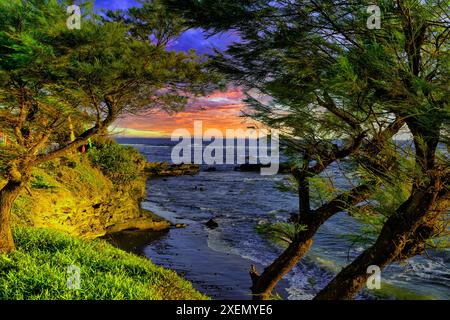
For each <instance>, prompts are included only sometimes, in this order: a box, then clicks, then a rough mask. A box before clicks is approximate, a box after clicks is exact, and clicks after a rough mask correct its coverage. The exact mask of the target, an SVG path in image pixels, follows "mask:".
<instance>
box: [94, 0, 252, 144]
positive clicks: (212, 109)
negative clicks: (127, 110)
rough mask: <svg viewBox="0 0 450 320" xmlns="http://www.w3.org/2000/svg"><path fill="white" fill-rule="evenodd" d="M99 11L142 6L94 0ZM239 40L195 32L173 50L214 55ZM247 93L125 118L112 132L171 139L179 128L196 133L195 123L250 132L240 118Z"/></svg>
mask: <svg viewBox="0 0 450 320" xmlns="http://www.w3.org/2000/svg"><path fill="white" fill-rule="evenodd" d="M94 2H95V7H96V9H99V10H100V9H111V10H116V9H126V8H129V7H130V6H138V5H139V4H138V2H137V1H135V0H94ZM233 41H236V37H234V36H233V35H231V34H222V35H216V36H213V37H210V38H207V37H206V36H205V34H204V32H203V31H202V30H201V29H191V30H188V31H187V32H185V33H184V34H183V35H182V36H181V37H179V38H178V39H177V40H176V41H174V42H173V43H172V44H171V47H170V49H173V50H176V51H188V50H190V49H195V50H196V51H197V53H198V54H200V55H202V54H205V53H210V52H211V50H212V48H213V47H216V48H219V49H221V50H223V49H225V48H226V47H227V45H229V44H230V43H232V42H233ZM242 98H243V93H242V91H241V90H239V89H237V88H230V89H228V90H227V91H225V92H214V93H213V94H211V95H210V96H208V97H200V98H197V99H196V100H195V101H191V102H190V103H189V105H188V107H187V108H186V109H185V110H184V111H182V112H179V113H177V114H175V115H173V114H172V115H169V114H167V113H165V112H163V111H158V112H157V111H154V112H151V113H150V114H148V115H142V116H125V117H124V118H123V119H120V120H119V121H117V122H116V123H115V124H114V127H113V128H112V131H113V132H114V133H115V134H116V135H118V136H131V137H170V136H171V134H172V133H173V132H174V131H175V130H177V129H186V130H188V131H189V132H191V133H193V131H194V121H203V129H204V130H207V129H218V130H220V131H222V132H223V133H225V130H226V129H235V130H236V129H244V130H245V129H247V127H248V126H249V123H248V122H249V120H246V119H245V118H242V117H240V115H241V109H242V108H243V107H244V104H243V102H242Z"/></svg>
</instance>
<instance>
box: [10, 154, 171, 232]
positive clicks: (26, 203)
mask: <svg viewBox="0 0 450 320" xmlns="http://www.w3.org/2000/svg"><path fill="white" fill-rule="evenodd" d="M71 164H72V165H71V166H70V167H69V166H67V165H65V164H62V163H58V165H57V166H56V168H52V169H48V168H45V169H41V168H40V169H37V170H36V173H35V175H36V176H39V177H41V180H44V181H45V182H46V184H45V186H46V187H45V188H42V186H41V187H40V186H39V185H38V186H35V187H33V186H32V188H31V189H30V191H31V195H30V194H29V193H28V192H24V193H23V194H22V195H21V197H20V198H19V199H18V201H16V205H15V207H14V211H13V214H14V216H13V221H14V222H15V223H18V224H26V225H31V226H35V227H44V228H52V229H56V230H60V231H64V232H66V233H68V234H70V235H73V236H77V237H81V238H85V239H94V238H97V237H101V236H104V235H105V234H107V233H114V232H119V231H123V230H129V229H138V230H147V229H155V230H163V229H167V228H169V227H170V223H169V222H167V221H165V220H163V219H161V218H159V217H157V216H155V215H153V214H152V213H151V212H148V211H145V210H142V209H141V208H140V202H141V201H142V199H143V198H144V196H145V192H146V191H145V189H146V178H145V177H144V176H142V177H141V178H140V179H137V180H135V181H132V182H131V183H128V184H126V185H117V186H115V185H113V183H112V182H111V181H110V180H109V179H108V178H107V177H105V176H104V175H103V174H102V172H101V171H100V170H98V169H96V168H93V167H91V166H90V164H89V163H88V161H86V160H83V159H82V160H80V161H78V160H77V161H76V166H75V167H73V161H72V162H71Z"/></svg>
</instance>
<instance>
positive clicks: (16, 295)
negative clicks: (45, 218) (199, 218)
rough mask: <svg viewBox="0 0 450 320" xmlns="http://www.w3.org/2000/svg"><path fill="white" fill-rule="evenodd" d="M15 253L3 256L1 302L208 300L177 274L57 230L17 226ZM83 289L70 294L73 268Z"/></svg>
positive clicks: (104, 244)
mask: <svg viewBox="0 0 450 320" xmlns="http://www.w3.org/2000/svg"><path fill="white" fill-rule="evenodd" d="M14 238H15V241H16V245H17V250H16V251H15V252H13V253H11V254H9V255H1V254H0V300H113V299H114V300H178V299H182V300H184V299H206V297H205V296H203V295H202V294H200V293H199V292H197V291H196V290H195V289H193V288H192V285H191V284H190V283H189V282H187V281H185V280H183V279H182V278H180V277H179V276H178V275H177V274H176V273H175V272H173V271H170V270H167V269H164V268H161V267H157V266H155V265H154V264H152V263H151V261H149V260H148V259H145V258H142V257H138V256H135V255H132V254H129V253H126V252H124V251H122V250H119V249H116V248H114V247H113V246H111V245H110V244H108V243H106V242H105V241H100V240H96V241H83V240H78V239H75V238H72V237H70V236H67V235H64V234H62V233H60V232H57V231H52V230H46V229H36V228H24V227H16V228H15V229H14ZM72 265H73V266H77V267H79V268H80V273H81V274H80V280H81V281H80V288H79V289H78V290H73V289H70V288H69V287H68V286H67V281H68V279H69V277H70V275H71V274H70V273H68V268H69V267H70V266H72Z"/></svg>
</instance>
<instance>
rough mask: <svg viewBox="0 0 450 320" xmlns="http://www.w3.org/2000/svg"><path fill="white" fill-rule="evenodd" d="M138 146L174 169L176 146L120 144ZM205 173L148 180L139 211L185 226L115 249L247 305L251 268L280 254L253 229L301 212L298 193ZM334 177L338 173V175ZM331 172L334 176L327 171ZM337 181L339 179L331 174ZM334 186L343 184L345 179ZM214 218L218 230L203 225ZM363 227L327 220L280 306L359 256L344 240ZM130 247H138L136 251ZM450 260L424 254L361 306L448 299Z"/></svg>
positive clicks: (223, 168) (131, 237) (289, 279)
mask: <svg viewBox="0 0 450 320" xmlns="http://www.w3.org/2000/svg"><path fill="white" fill-rule="evenodd" d="M117 141H118V143H121V144H124V145H129V146H133V147H135V148H136V149H137V150H139V151H140V152H141V153H142V154H143V155H144V156H145V157H146V158H147V159H148V160H149V161H166V162H171V151H172V148H173V146H174V145H175V144H176V143H174V142H171V141H170V139H141V138H118V139H117ZM208 168H209V169H211V168H210V167H209V166H203V168H202V169H203V170H202V172H200V174H199V175H197V176H192V177H191V176H185V177H176V178H157V179H151V180H149V181H148V184H147V197H146V199H145V200H144V202H143V203H142V207H143V208H145V209H148V210H151V211H153V212H154V213H156V214H158V215H160V216H162V217H164V218H166V219H168V220H170V221H171V222H173V223H183V224H187V227H186V228H180V229H171V230H170V231H169V232H160V233H152V234H151V235H149V236H145V235H142V233H139V234H137V233H132V232H130V233H124V234H122V235H117V238H116V239H112V242H114V241H115V242H116V244H119V245H120V244H121V245H122V246H123V247H126V248H128V249H130V248H131V247H133V249H130V250H132V251H135V252H136V253H138V254H141V255H144V256H146V257H148V258H149V259H151V260H152V261H153V262H154V263H155V264H157V265H161V266H164V267H167V268H171V269H173V270H175V271H176V272H178V273H179V274H181V275H183V276H184V277H185V278H186V279H188V280H190V281H191V282H192V283H193V285H194V286H195V287H196V288H197V289H198V290H200V291H201V292H203V293H205V294H206V295H209V296H211V297H212V298H214V299H250V298H251V296H250V290H249V287H250V285H251V283H250V277H249V274H248V271H249V268H250V265H252V264H254V265H256V266H257V267H258V269H259V270H260V271H262V268H263V267H264V266H267V265H268V264H270V263H271V262H272V261H273V259H275V258H276V256H277V255H278V254H279V253H280V252H281V251H280V250H281V248H280V247H278V246H276V245H274V244H273V243H271V242H270V241H268V240H267V239H266V238H265V237H264V236H263V235H261V234H259V233H258V232H257V231H256V227H257V225H258V224H260V223H262V222H265V221H273V220H277V219H285V220H286V219H288V218H289V217H290V215H291V214H293V213H296V212H297V210H298V198H297V196H296V195H295V194H291V193H287V192H282V191H280V190H279V189H278V188H277V185H278V183H279V182H281V181H282V180H283V179H285V178H286V176H284V175H281V174H280V175H275V176H261V175H260V174H259V173H258V172H239V171H235V170H234V168H235V165H218V166H215V171H211V170H208ZM335 169H336V170H337V168H335ZM330 170H331V171H333V170H334V169H333V168H331V169H330ZM336 176H337V177H338V174H337V175H336ZM336 183H342V184H345V179H342V181H339V178H337V182H336ZM211 218H214V220H215V221H217V222H218V224H219V228H217V229H209V228H207V227H206V226H205V223H206V222H207V221H208V220H209V219H211ZM360 229H361V225H360V223H359V222H358V221H356V220H355V219H353V218H351V217H349V216H348V215H346V214H343V213H342V214H338V215H336V216H335V217H333V218H332V219H330V220H329V221H328V222H327V223H325V225H323V226H322V228H321V229H320V230H319V232H318V233H317V234H316V236H315V238H314V245H313V247H312V249H311V250H310V252H309V253H308V254H307V256H306V257H305V258H304V259H302V261H301V262H300V263H299V264H298V265H297V266H296V267H295V268H294V270H292V272H290V273H289V274H288V275H287V276H286V277H285V279H284V280H283V281H282V282H280V284H279V286H278V287H277V288H276V290H275V292H276V293H277V294H278V295H279V296H280V297H281V298H284V299H293V300H298V299H302V300H308V299H312V298H313V297H314V295H315V294H316V293H317V292H318V291H319V290H320V289H321V288H323V287H324V286H325V285H326V284H327V282H328V281H330V280H331V279H332V277H333V276H334V274H335V273H336V272H338V270H339V269H340V268H341V267H343V266H345V265H346V264H348V263H349V262H350V261H351V259H352V258H354V257H356V256H357V255H358V254H360V253H361V252H362V251H363V250H364V247H363V246H361V245H354V244H352V243H350V242H349V240H348V238H347V237H343V235H345V234H347V235H349V234H354V233H357V232H358V231H359V230H360ZM130 244H135V245H134V246H132V245H130ZM449 267H450V253H449V251H448V250H447V251H439V252H428V255H427V256H418V257H415V258H413V259H411V260H410V261H408V262H407V263H405V264H393V265H391V266H389V267H388V268H387V269H385V270H384V271H383V272H382V275H381V278H382V288H381V290H380V291H379V292H373V291H369V290H364V292H363V293H362V294H361V295H359V296H358V299H373V298H377V297H379V296H380V294H382V296H384V297H388V298H393V299H394V298H408V299H410V298H422V299H425V298H426V299H450V272H449Z"/></svg>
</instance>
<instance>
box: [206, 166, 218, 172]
mask: <svg viewBox="0 0 450 320" xmlns="http://www.w3.org/2000/svg"><path fill="white" fill-rule="evenodd" d="M216 171H217V168H216V167H208V168H207V169H206V172H216Z"/></svg>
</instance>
